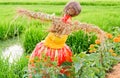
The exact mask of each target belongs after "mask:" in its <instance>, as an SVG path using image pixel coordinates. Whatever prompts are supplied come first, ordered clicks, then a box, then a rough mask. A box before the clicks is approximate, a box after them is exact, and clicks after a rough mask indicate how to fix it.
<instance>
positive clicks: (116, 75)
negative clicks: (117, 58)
mask: <svg viewBox="0 0 120 78" xmlns="http://www.w3.org/2000/svg"><path fill="white" fill-rule="evenodd" d="M106 78H120V63H118V64H117V65H115V66H114V67H113V69H112V71H111V72H110V73H108V74H107V77H106Z"/></svg>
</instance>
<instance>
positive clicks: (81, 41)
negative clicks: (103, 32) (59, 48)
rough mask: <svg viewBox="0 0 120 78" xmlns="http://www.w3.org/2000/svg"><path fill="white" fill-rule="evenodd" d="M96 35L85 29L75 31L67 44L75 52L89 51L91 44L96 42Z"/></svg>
mask: <svg viewBox="0 0 120 78" xmlns="http://www.w3.org/2000/svg"><path fill="white" fill-rule="evenodd" d="M95 39H96V36H95V35H93V34H85V33H84V32H83V31H79V32H75V33H73V34H72V35H70V36H69V37H68V40H67V44H68V46H70V48H71V49H72V51H73V52H74V53H80V52H83V51H88V48H89V45H90V44H94V43H95Z"/></svg>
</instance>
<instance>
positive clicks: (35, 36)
mask: <svg viewBox="0 0 120 78" xmlns="http://www.w3.org/2000/svg"><path fill="white" fill-rule="evenodd" d="M45 36H46V33H45V32H44V30H42V28H41V27H35V26H33V27H30V28H29V29H27V31H26V32H25V35H24V38H23V46H24V48H25V52H27V53H31V52H32V51H33V49H34V48H35V46H36V44H37V43H39V42H40V41H41V40H43V39H44V38H45Z"/></svg>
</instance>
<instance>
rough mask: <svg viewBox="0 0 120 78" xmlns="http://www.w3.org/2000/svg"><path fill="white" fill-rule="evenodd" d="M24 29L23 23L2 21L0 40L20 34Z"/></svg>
mask: <svg viewBox="0 0 120 78" xmlns="http://www.w3.org/2000/svg"><path fill="white" fill-rule="evenodd" d="M23 31H24V25H21V24H20V23H12V24H11V23H9V22H3V23H1V24H0V40H6V39H8V38H12V37H15V36H17V35H20V34H21V33H22V32H23Z"/></svg>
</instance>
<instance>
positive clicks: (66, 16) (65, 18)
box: [62, 15, 71, 23]
mask: <svg viewBox="0 0 120 78" xmlns="http://www.w3.org/2000/svg"><path fill="white" fill-rule="evenodd" d="M70 18H71V16H70V15H64V17H63V18H62V21H63V22H65V23H66V22H67V20H68V19H70Z"/></svg>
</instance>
